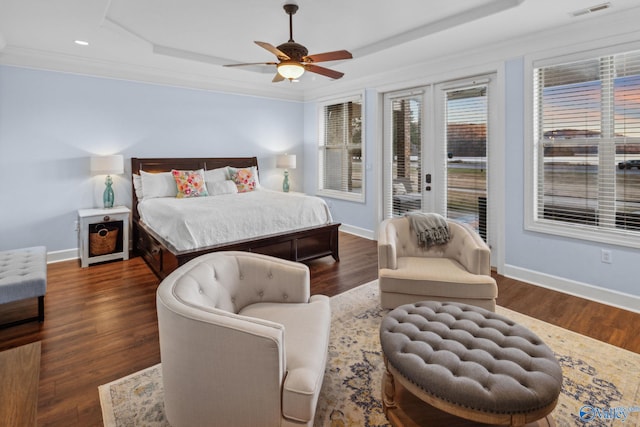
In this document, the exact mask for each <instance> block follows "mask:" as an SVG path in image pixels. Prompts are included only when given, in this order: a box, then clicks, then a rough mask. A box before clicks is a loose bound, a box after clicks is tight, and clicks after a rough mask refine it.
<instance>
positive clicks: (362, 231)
mask: <svg viewBox="0 0 640 427" xmlns="http://www.w3.org/2000/svg"><path fill="white" fill-rule="evenodd" d="M340 231H344V232H345V233H349V234H353V235H354V236H358V237H362V238H364V239H369V240H375V235H374V233H373V231H371V230H367V229H366V228H360V227H355V226H353V225H348V224H342V225H341V226H340Z"/></svg>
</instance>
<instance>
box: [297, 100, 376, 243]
mask: <svg viewBox="0 0 640 427" xmlns="http://www.w3.org/2000/svg"><path fill="white" fill-rule="evenodd" d="M336 99H337V101H338V102H339V101H340V98H339V97H338V98H336ZM377 115H378V94H377V92H376V91H375V90H372V89H367V90H365V91H364V116H365V120H364V125H365V129H364V132H365V133H364V149H363V152H364V156H365V160H364V161H365V201H364V203H362V202H353V201H346V200H340V199H334V198H329V197H324V199H325V200H326V201H327V204H328V205H329V207H330V208H331V213H332V215H333V220H334V221H336V222H339V223H342V224H344V225H346V226H351V227H352V228H351V231H352V232H356V233H358V234H365V235H368V236H370V237H373V233H372V231H373V230H375V229H376V227H377V212H378V205H379V199H378V195H377V179H378V174H377V173H376V167H377V164H378V154H379V153H378V152H377V149H376V138H377V136H378V135H377V128H376V126H377V120H376V119H375V118H376V117H377ZM318 138H319V129H318V103H316V102H308V103H306V104H305V108H304V151H305V165H304V170H305V172H304V183H305V186H304V190H305V193H307V194H313V195H315V194H316V191H317V190H318V166H317V158H318V157H317V156H318ZM354 227H355V229H354ZM358 229H360V230H358ZM360 231H362V232H364V233H360Z"/></svg>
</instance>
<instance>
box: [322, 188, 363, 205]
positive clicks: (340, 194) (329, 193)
mask: <svg viewBox="0 0 640 427" xmlns="http://www.w3.org/2000/svg"><path fill="white" fill-rule="evenodd" d="M316 196H320V197H328V198H331V199H339V200H346V201H349V202H356V203H364V202H365V200H364V194H360V193H347V192H344V191H336V190H317V191H316Z"/></svg>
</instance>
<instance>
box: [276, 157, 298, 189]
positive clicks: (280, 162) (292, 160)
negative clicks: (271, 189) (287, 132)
mask: <svg viewBox="0 0 640 427" xmlns="http://www.w3.org/2000/svg"><path fill="white" fill-rule="evenodd" d="M276 167H277V168H280V169H284V181H282V191H284V192H285V193H288V192H289V171H288V169H295V168H296V155H295V154H280V155H279V156H278V157H276Z"/></svg>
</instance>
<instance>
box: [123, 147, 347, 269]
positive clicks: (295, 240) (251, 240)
mask: <svg viewBox="0 0 640 427" xmlns="http://www.w3.org/2000/svg"><path fill="white" fill-rule="evenodd" d="M226 166H230V167H233V168H251V167H255V170H256V171H257V168H258V161H257V158H256V157H232V158H229V157H216V158H135V157H134V158H132V159H131V172H132V173H133V174H134V176H136V175H141V174H144V173H153V174H157V173H159V172H170V171H171V170H172V169H177V170H199V169H204V170H205V171H213V170H216V169H218V168H224V167H226ZM146 176H147V177H148V175H146ZM136 178H137V177H136ZM133 181H134V184H133V185H132V187H133V188H132V192H131V193H132V237H133V242H134V249H135V252H136V253H137V254H139V255H140V256H142V257H143V258H144V260H145V261H146V263H147V264H148V265H149V267H150V268H151V270H153V272H154V273H155V274H156V275H157V276H158V277H159V278H160V279H163V278H165V277H166V276H167V275H168V274H169V273H171V272H172V271H173V270H175V269H176V268H177V267H179V266H180V265H182V264H184V263H186V262H187V261H189V260H191V259H193V258H195V257H197V256H199V255H203V254H205V253H209V252H215V251H223V250H239V251H249V252H257V253H261V254H265V255H271V256H275V257H278V258H283V259H288V260H293V261H308V260H312V259H316V258H321V257H325V256H332V257H333V258H334V259H335V260H336V261H339V260H340V258H339V254H338V228H339V226H340V224H339V223H336V222H333V221H325V222H324V223H322V224H319V225H311V226H304V227H302V228H294V229H287V230H285V231H278V232H269V233H267V234H264V235H253V236H251V237H246V238H245V237H242V236H238V235H237V234H236V235H235V237H234V240H232V241H225V242H223V243H215V244H206V245H204V246H198V241H197V239H195V241H194V242H192V243H189V244H186V245H185V244H183V243H180V244H178V243H176V241H174V240H173V239H172V236H171V233H170V232H169V234H167V233H168V232H167V230H161V231H158V229H154V228H153V227H152V226H150V224H148V223H147V222H145V220H144V218H148V219H149V220H151V218H152V217H150V216H148V214H143V215H142V216H141V211H142V212H145V211H144V208H143V207H144V205H145V204H146V203H147V201H148V198H147V197H144V200H139V198H138V194H137V193H138V191H136V185H135V179H134V180H133ZM264 191H265V192H266V191H268V190H264ZM257 193H261V191H256V196H260V197H264V196H265V195H264V194H262V193H261V194H257ZM272 194H273V196H274V197H288V196H289V195H284V194H282V193H280V194H279V195H278V194H276V192H272ZM215 197H224V196H215ZM291 197H302V196H301V195H293V194H292V195H291ZM200 199H207V197H203V198H200ZM181 200H186V199H181ZM220 200H222V199H220ZM257 200H260V199H257ZM160 203H164V205H162V206H164V207H163V208H162V210H165V209H166V210H167V211H166V212H164V213H165V216H164V217H162V216H160V218H159V219H160V220H161V222H160V223H163V222H165V221H164V220H167V219H170V217H171V216H177V215H178V214H171V213H170V212H174V211H169V209H173V208H174V206H173V205H178V204H179V202H178V201H174V200H171V199H170V198H167V200H162V201H160ZM256 203H261V202H260V201H257V202H256ZM141 208H143V209H141ZM176 209H177V208H176ZM260 209H263V208H262V206H260ZM175 212H179V210H176V211H175ZM144 215H147V216H144ZM229 215H234V213H233V210H232V211H230V212H229ZM202 216H203V215H200V217H202ZM329 218H330V215H329ZM220 224H221V223H220ZM210 228H212V229H213V228H215V227H210ZM163 233H164V234H163ZM194 245H195V246H194Z"/></svg>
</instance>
